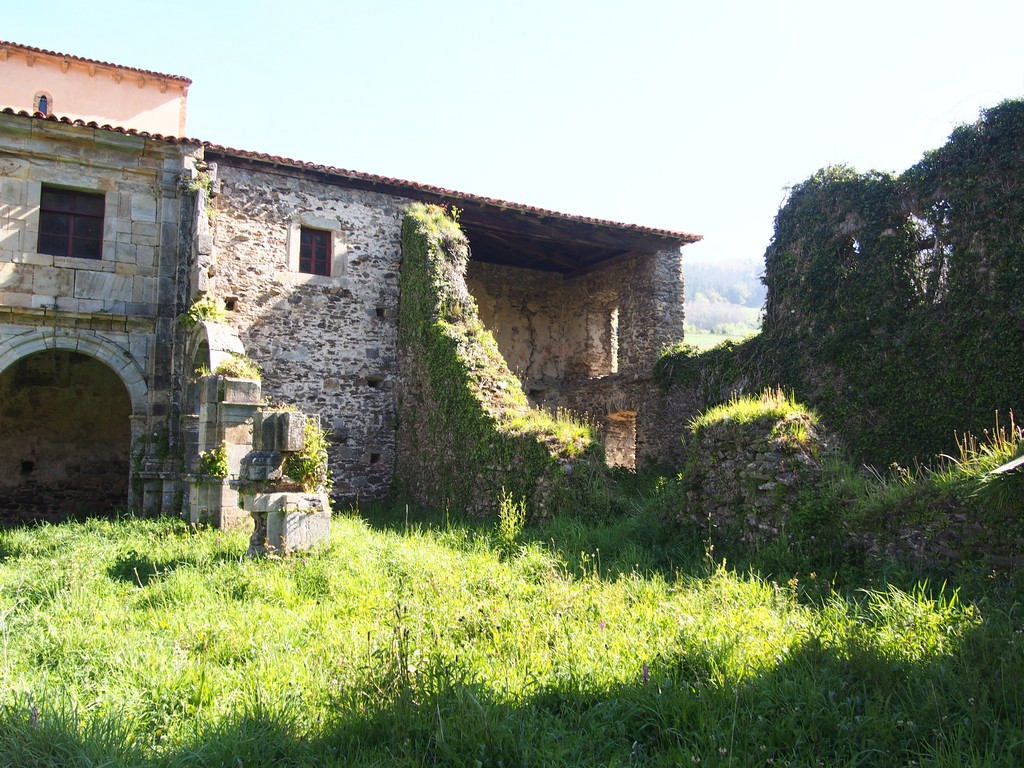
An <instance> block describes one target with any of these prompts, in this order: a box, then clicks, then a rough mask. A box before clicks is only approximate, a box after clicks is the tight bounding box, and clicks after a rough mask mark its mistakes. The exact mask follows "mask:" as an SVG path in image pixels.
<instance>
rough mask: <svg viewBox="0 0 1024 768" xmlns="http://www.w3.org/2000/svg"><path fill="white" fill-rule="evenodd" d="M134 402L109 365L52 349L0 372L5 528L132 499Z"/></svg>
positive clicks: (0, 515) (0, 520)
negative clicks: (130, 487) (131, 465)
mask: <svg viewBox="0 0 1024 768" xmlns="http://www.w3.org/2000/svg"><path fill="white" fill-rule="evenodd" d="M132 412H133V402H132V396H131V392H130V390H129V387H128V386H126V384H125V382H124V381H123V380H122V378H121V377H120V376H119V375H118V373H117V372H116V371H115V370H113V369H112V368H111V367H110V365H109V364H108V363H107V362H106V361H103V360H100V359H99V358H97V357H94V356H91V355H88V354H85V353H83V352H79V351H77V350H75V349H68V348H61V347H59V346H52V347H48V348H45V349H42V350H37V351H33V352H30V353H28V354H25V355H23V356H21V357H19V358H18V359H17V360H16V361H14V362H13V363H11V364H9V365H6V366H5V367H4V368H3V369H2V370H0V524H15V523H23V522H28V521H31V520H51V521H58V520H63V519H67V518H69V517H82V516H95V515H106V514H111V513H112V512H113V511H114V510H115V509H116V508H123V507H124V506H125V505H126V504H127V502H128V494H129V475H130V462H131V451H132V419H131V417H132Z"/></svg>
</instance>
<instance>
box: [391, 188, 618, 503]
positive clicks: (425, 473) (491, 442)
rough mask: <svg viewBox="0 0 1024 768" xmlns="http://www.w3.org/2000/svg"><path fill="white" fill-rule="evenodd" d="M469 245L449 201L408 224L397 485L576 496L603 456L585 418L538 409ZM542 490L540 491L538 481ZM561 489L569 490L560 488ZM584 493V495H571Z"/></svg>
mask: <svg viewBox="0 0 1024 768" xmlns="http://www.w3.org/2000/svg"><path fill="white" fill-rule="evenodd" d="M468 259H469V244H468V242H467V240H466V237H465V235H464V234H463V233H462V231H461V230H460V229H459V227H458V224H457V223H456V222H455V221H454V220H453V219H452V218H451V217H450V215H448V214H447V213H446V212H445V211H444V210H443V209H442V208H440V207H437V206H425V205H420V204H417V205H414V206H412V207H411V208H410V209H409V211H408V212H407V214H406V217H405V221H404V224H403V228H402V273H401V302H400V306H399V320H398V327H399V354H400V356H401V358H402V364H403V367H404V369H405V370H406V371H407V374H408V375H407V376H406V379H407V381H408V382H412V384H411V388H410V387H409V386H407V387H406V391H405V392H404V393H403V394H402V395H401V396H400V397H399V403H398V423H399V431H398V442H399V450H400V451H402V450H404V451H408V456H409V457H410V461H399V462H398V474H397V477H396V485H397V486H398V488H399V490H401V491H402V492H404V493H405V494H406V495H408V496H410V497H412V498H415V499H417V500H418V501H421V502H423V503H429V504H433V505H435V506H448V507H450V508H454V509H477V510H479V509H480V506H481V503H482V502H483V503H485V505H487V506H490V507H491V508H493V510H495V511H496V510H497V509H498V506H499V500H500V498H501V496H502V494H503V493H504V494H507V495H509V496H511V497H515V498H521V499H527V500H528V501H529V503H530V505H531V512H532V513H533V514H537V513H539V512H540V511H541V505H542V504H543V503H544V502H545V500H548V501H550V500H551V499H555V498H560V499H562V500H563V501H565V500H566V499H568V498H569V496H571V494H569V495H566V494H564V493H563V491H564V489H565V488H566V487H571V488H574V489H575V487H576V485H577V484H576V483H574V480H573V479H572V476H573V474H574V473H576V476H578V477H589V476H590V475H589V474H588V473H587V472H583V471H581V470H582V469H583V467H584V466H586V465H589V464H597V463H600V464H602V466H603V456H602V454H601V448H600V445H599V444H598V442H597V441H596V440H595V439H594V435H593V434H592V432H591V430H590V429H589V427H587V426H586V425H582V424H579V423H577V422H573V421H571V420H567V419H564V418H559V417H558V416H553V415H551V414H548V413H545V412H542V411H538V410H536V409H532V408H531V407H530V405H529V403H528V401H527V398H526V395H525V393H524V392H523V389H522V385H521V383H520V381H519V379H518V378H516V376H515V375H514V374H513V373H512V372H511V370H509V368H508V365H507V364H506V362H505V360H504V358H503V357H502V356H501V353H500V352H499V350H498V345H497V343H496V342H495V340H494V337H493V335H492V334H491V333H490V332H489V331H488V330H487V329H486V328H485V327H484V326H483V324H482V323H481V322H480V319H479V317H478V316H477V309H476V303H475V301H474V300H473V297H472V296H471V295H470V294H469V292H468V290H467V289H466V285H465V270H466V263H467V261H468ZM542 489H543V490H542ZM559 494H562V495H561V496H560V495H559ZM573 498H574V500H577V501H578V497H573Z"/></svg>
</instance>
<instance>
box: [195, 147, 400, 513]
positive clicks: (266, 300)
mask: <svg viewBox="0 0 1024 768" xmlns="http://www.w3.org/2000/svg"><path fill="white" fill-rule="evenodd" d="M207 159H208V160H211V161H215V162H217V166H218V179H219V186H220V190H219V195H217V196H215V197H214V198H213V203H214V208H215V215H214V218H213V232H214V248H213V259H214V264H213V267H212V268H211V270H210V272H211V279H210V289H211V291H212V292H213V293H215V294H217V295H219V296H221V297H224V298H229V299H233V300H234V301H233V302H232V303H233V306H234V308H233V310H232V311H230V312H229V313H228V322H229V324H230V325H231V326H232V327H233V328H235V330H236V331H237V332H238V334H239V337H240V338H241V339H242V341H243V343H244V345H245V349H246V351H247V353H248V354H249V355H250V356H251V357H252V358H253V359H254V360H255V361H256V362H257V363H258V364H259V365H260V367H261V368H262V369H263V393H264V395H265V396H266V397H268V398H269V400H270V401H271V403H290V404H294V405H296V406H298V407H299V408H300V409H301V410H302V411H304V412H307V413H312V414H318V415H320V417H321V420H322V423H323V425H324V427H325V428H327V429H329V430H330V431H331V434H332V436H331V442H332V444H331V447H330V450H329V453H330V468H331V472H332V473H333V475H334V481H335V484H334V493H335V495H336V496H338V497H340V498H341V499H343V500H349V501H351V500H355V499H356V498H358V497H360V496H362V497H368V498H373V497H379V496H382V495H384V494H386V493H387V491H388V489H389V486H390V482H391V477H392V474H393V471H394V455H395V439H394V420H395V406H394V385H395V378H396V375H397V369H396V343H397V336H396V322H397V319H396V318H397V309H398V271H399V261H400V257H401V255H400V249H399V241H400V226H401V216H402V213H403V211H404V208H405V206H406V204H407V203H408V201H406V200H403V199H401V198H396V197H393V196H387V195H382V194H377V193H373V192H365V191H359V190H354V189H351V188H345V187H340V186H338V185H335V184H331V183H329V182H326V181H323V180H321V179H320V178H318V177H315V176H312V175H310V174H303V173H300V172H298V171H296V172H291V171H289V170H284V169H280V168H278V169H275V171H274V172H273V173H268V172H267V171H266V170H264V169H262V168H260V167H259V166H255V165H249V164H247V163H245V162H242V161H238V160H234V161H232V160H231V159H230V158H224V157H217V156H215V155H210V153H207ZM302 226H308V227H312V228H315V229H322V230H328V231H330V232H331V233H332V240H333V264H332V272H331V276H330V277H321V276H314V275H308V274H303V273H300V272H299V270H298V232H299V228H300V227H302Z"/></svg>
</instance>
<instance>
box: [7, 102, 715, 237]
mask: <svg viewBox="0 0 1024 768" xmlns="http://www.w3.org/2000/svg"><path fill="white" fill-rule="evenodd" d="M0 111H2V112H3V113H4V114H8V115H18V116H21V117H27V118H31V119H34V120H47V121H50V122H55V123H64V124H66V125H77V126H81V127H84V128H94V129H98V130H103V131H111V132H113V133H123V134H126V135H129V136H140V137H142V138H146V139H155V140H157V141H164V142H167V143H170V144H191V145H194V146H201V147H203V148H205V149H209V150H211V151H213V152H219V153H221V154H224V155H233V156H235V157H239V158H245V159H248V160H253V161H256V162H262V163H270V164H272V165H284V166H289V167H292V168H297V169H300V170H305V171H313V172H316V173H324V174H327V175H329V176H335V177H339V178H345V179H351V180H353V181H358V182H362V183H365V184H372V185H380V186H382V187H389V188H391V189H393V190H395V191H396V192H398V193H401V192H403V191H405V192H407V193H410V194H413V195H416V194H419V195H430V196H437V197H443V198H449V199H453V200H463V201H466V202H471V203H475V204H479V205H486V206H493V207H496V208H501V209H506V210H511V211H518V212H520V213H526V214H531V215H533V216H540V217H552V218H557V219H561V220H564V221H570V222H576V223H579V224H590V225H593V226H596V227H610V228H613V229H618V230H623V231H626V232H635V233H637V234H641V235H649V236H653V237H659V238H665V239H668V240H675V241H679V242H682V243H695V242H697V241H699V240H702V239H703V235H697V234H693V233H690V232H680V231H674V230H669V229H658V228H655V227H644V226H641V225H639V224H625V223H623V222H619V221H611V220H608V219H596V218H592V217H590V216H578V215H575V214H570V213H561V212H559V211H552V210H548V209H546V208H537V207H535V206H532V205H524V204H522V203H513V202H510V201H507V200H498V199H496V198H491V197H484V196H481V195H473V194H470V193H468V192H458V191H456V190H451V189H445V188H443V187H435V186H433V185H431V184H421V183H419V182H415V181H406V180H404V179H396V178H391V177H389V176H378V175H376V174H372V173H363V172H361V171H350V170H347V169H345V168H337V167H335V166H333V165H323V164H320V163H309V162H305V161H303V160H294V159H292V158H288V157H281V156H278V155H270V154H267V153H265V152H252V151H249V150H244V149H234V148H232V147H226V146H223V145H221V144H214V143H213V142H209V141H203V140H201V139H190V138H186V137H178V136H164V135H162V134H159V133H155V134H153V133H148V132H147V131H139V130H136V129H134V128H121V127H118V126H112V125H100V124H98V123H96V122H88V123H86V122H85V121H83V120H72V119H71V118H68V117H57V116H56V115H50V116H48V117H45V116H43V115H42V114H40V113H38V112H37V113H36V114H34V115H31V114H29V113H28V112H26V111H24V110H20V111H15V110H13V109H11V108H10V107H7V108H5V109H3V110H0Z"/></svg>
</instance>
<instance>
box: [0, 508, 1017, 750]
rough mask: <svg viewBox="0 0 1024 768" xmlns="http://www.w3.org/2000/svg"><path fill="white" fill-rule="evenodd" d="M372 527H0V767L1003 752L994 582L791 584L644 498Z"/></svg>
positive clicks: (1003, 647) (382, 519) (1003, 626)
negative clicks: (499, 521)
mask: <svg viewBox="0 0 1024 768" xmlns="http://www.w3.org/2000/svg"><path fill="white" fill-rule="evenodd" d="M373 519H375V520H377V521H378V522H372V521H371V522H368V521H366V520H364V519H362V518H360V517H359V516H356V515H354V514H350V515H345V516H340V517H336V518H335V520H334V527H333V534H332V540H331V543H330V546H329V547H327V548H325V549H323V550H320V551H317V552H312V553H309V554H308V555H305V556H301V557H294V558H290V559H283V560H249V559H246V558H244V557H243V553H244V551H245V549H246V545H247V542H246V540H245V537H244V536H243V535H240V534H226V533H223V532H219V531H214V530H200V531H196V530H193V529H191V528H188V527H186V526H185V525H184V524H181V523H178V522H175V521H170V520H123V521H91V522H88V523H85V524H77V523H76V524H67V525H60V526H41V527H39V528H36V529H31V530H28V529H23V530H13V531H4V532H2V533H0V764H4V765H61V766H65V765H82V766H85V765H111V766H116V765H153V766H214V765H218V766H219V765H225V766H235V767H237V766H254V765H303V766H305V765H338V764H344V765H432V764H433V765H622V766H626V765H696V764H700V765H722V766H725V765H734V766H738V765H785V764H786V763H787V762H788V763H789V764H790V765H807V766H815V765H830V766H831V765H878V766H882V765H885V766H888V765H911V764H918V765H943V766H947V765H948V766H952V765H978V766H980V765H1018V764H1020V762H1021V761H1022V760H1024V752H1022V749H1024V747H1022V744H1024V731H1022V723H1024V719H1022V718H1024V692H1022V691H1021V689H1020V686H1019V681H1020V680H1021V679H1024V651H1022V648H1024V644H1022V642H1024V641H1022V640H1021V637H1022V636H1021V634H1020V630H1021V624H1020V607H1019V605H1018V604H1017V603H1016V602H1014V601H1013V599H1011V598H1010V597H1007V596H1006V595H1005V594H999V595H996V594H994V593H993V594H986V593H979V594H976V595H975V599H974V600H973V601H971V602H967V601H964V600H962V599H961V598H960V596H959V594H958V593H957V591H956V589H955V588H954V587H953V585H945V586H929V585H920V586H918V587H917V588H912V589H908V590H901V589H899V588H897V587H895V586H887V585H879V586H876V587H872V588H869V589H867V590H866V591H860V590H857V589H849V590H844V589H839V588H829V587H828V585H827V584H825V585H821V587H820V588H811V587H809V586H808V585H810V584H813V583H814V581H815V579H818V578H819V577H817V576H816V575H814V574H780V575H776V576H774V577H773V576H769V575H764V576H762V575H757V572H755V571H753V570H747V569H744V570H736V569H733V568H729V567H727V566H726V565H725V564H723V563H722V562H720V561H716V562H710V561H709V560H708V559H707V558H705V557H704V551H703V546H702V544H701V542H699V541H697V542H693V541H689V540H685V539H683V538H681V539H679V540H677V541H675V542H674V543H668V541H667V538H666V535H665V534H666V531H665V530H664V529H657V530H652V529H655V528H657V527H658V525H659V524H658V523H656V522H654V521H653V520H652V518H650V517H645V516H644V515H643V514H642V513H641V512H637V513H636V514H634V515H632V516H629V515H627V516H624V517H623V518H621V519H619V520H616V521H615V522H613V523H610V524H605V525H597V524H594V525H588V524H584V523H582V522H580V521H579V520H574V519H570V518H556V519H554V520H552V521H550V522H548V523H547V524H545V526H543V527H540V528H530V529H526V530H522V529H520V528H519V527H518V526H516V527H515V528H516V530H515V531H514V532H513V531H509V530H506V531H504V532H503V531H501V530H499V529H498V527H497V526H496V525H494V524H487V523H474V524H461V523H453V522H452V521H450V520H445V519H443V518H442V517H440V516H417V515H416V514H415V513H413V514H412V515H411V516H408V517H407V513H406V512H405V510H400V511H397V512H392V513H390V514H389V515H384V514H381V515H375V516H374V518H373ZM513 533H514V535H513ZM820 579H821V581H827V580H828V577H827V576H824V575H823V576H821V577H820Z"/></svg>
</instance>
